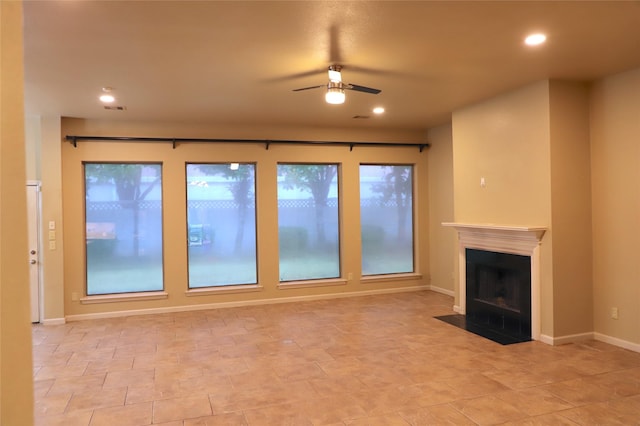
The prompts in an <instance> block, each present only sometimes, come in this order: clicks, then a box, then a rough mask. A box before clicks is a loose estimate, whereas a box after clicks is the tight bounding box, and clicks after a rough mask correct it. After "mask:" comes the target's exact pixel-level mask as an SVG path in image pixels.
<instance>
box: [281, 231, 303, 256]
mask: <svg viewBox="0 0 640 426" xmlns="http://www.w3.org/2000/svg"><path fill="white" fill-rule="evenodd" d="M279 241H280V243H279V247H280V254H281V255H282V254H284V255H292V254H296V253H298V252H301V251H303V250H305V249H306V248H307V246H308V245H309V233H308V232H307V230H306V229H305V228H303V227H300V226H281V227H280V228H279Z"/></svg>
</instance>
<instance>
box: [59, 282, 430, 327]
mask: <svg viewBox="0 0 640 426" xmlns="http://www.w3.org/2000/svg"><path fill="white" fill-rule="evenodd" d="M426 290H428V287H427V286H412V287H400V288H389V289H376V290H364V291H354V292H348V293H332V294H318V295H309V296H292V297H282V298H278V299H258V300H241V301H237V302H220V303H207V304H203V305H184V306H170V307H165V308H149V309H135V310H129V311H112V312H99V313H93V314H77V315H67V316H66V320H67V321H69V322H71V321H83V320H92V319H104V318H117V317H128V316H134V315H152V314H167V313H175V312H188V311H204V310H207V309H223V308H237V307H242V306H257V305H275V304H279V303H292V302H308V301H313V300H326V299H342V298H346V297H359V296H374V295H379V294H392V293H408V292H414V291H426ZM63 321H64V320H63Z"/></svg>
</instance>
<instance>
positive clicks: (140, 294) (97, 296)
mask: <svg viewBox="0 0 640 426" xmlns="http://www.w3.org/2000/svg"><path fill="white" fill-rule="evenodd" d="M91 164H105V165H107V164H122V165H127V164H130V165H140V166H143V167H144V166H159V167H160V185H161V186H160V194H161V196H162V198H161V199H160V229H161V232H162V238H161V243H160V251H161V255H160V260H161V261H160V266H161V271H162V273H161V278H162V283H161V284H162V285H161V287H160V288H159V289H153V290H134V291H121V292H110V293H89V262H88V253H87V248H88V245H87V189H88V188H87V173H86V172H87V168H86V166H87V165H91ZM81 166H82V188H83V202H82V203H83V207H84V208H83V211H82V224H83V227H82V236H83V240H84V244H83V256H84V294H85V295H86V296H85V297H83V298H82V299H81V300H80V301H81V302H82V303H83V304H88V303H102V302H105V301H106V302H110V301H119V300H155V299H165V298H166V297H167V296H168V294H167V293H166V292H165V286H166V279H165V249H164V243H165V240H164V238H165V224H164V200H165V196H164V191H165V188H164V163H163V162H162V161H82V162H81Z"/></svg>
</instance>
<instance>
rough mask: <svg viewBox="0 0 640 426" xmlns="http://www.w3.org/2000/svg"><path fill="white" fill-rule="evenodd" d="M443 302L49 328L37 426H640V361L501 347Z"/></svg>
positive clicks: (38, 333)
mask: <svg viewBox="0 0 640 426" xmlns="http://www.w3.org/2000/svg"><path fill="white" fill-rule="evenodd" d="M452 304H453V301H452V299H451V298H450V297H448V296H444V295H441V294H438V293H433V292H428V291H425V292H414V293H401V294H392V295H381V296H366V297H354V298H348V299H335V300H324V301H314V302H305V303H287V304H279V305H266V306H254V307H243V308H228V309H218V310H207V311H196V312H184V313H175V314H158V315H147V316H135V317H126V318H116V319H107V320H95V321H83V322H72V323H69V324H66V325H62V326H39V325H36V326H34V327H33V342H34V370H33V371H34V378H35V416H36V425H64V426H73V425H81V426H87V425H90V426H99V425H109V426H128V425H135V426H138V425H149V424H154V425H164V426H195V425H201V426H204V425H208V426H212V425H260V426H263V425H295V426H298V425H301V426H304V425H391V426H393V425H431V424H433V425H441V424H456V425H458V424H460V425H466V424H468V425H474V424H478V425H489V424H509V425H546V424H550V425H576V424H580V425H595V424H598V425H609V424H610V425H619V424H622V425H631V424H640V353H635V352H631V351H627V350H624V349H621V348H617V347H615V346H610V345H607V344H604V343H600V342H596V341H589V342H585V343H582V344H570V345H564V346H557V347H552V346H548V345H545V344H543V343H539V342H527V343H519V344H515V345H509V346H501V345H499V344H497V343H494V342H491V341H489V340H486V339H484V338H482V337H479V336H476V335H474V334H470V333H468V332H466V331H464V330H460V329H458V328H455V327H454V326H451V325H449V324H446V323H444V322H442V321H439V320H436V319H434V318H433V317H434V316H436V315H446V314H450V313H452V312H451V306H452Z"/></svg>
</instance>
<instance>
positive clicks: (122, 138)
mask: <svg viewBox="0 0 640 426" xmlns="http://www.w3.org/2000/svg"><path fill="white" fill-rule="evenodd" d="M65 139H66V140H67V141H69V142H71V143H72V144H73V147H74V148H76V147H77V146H78V142H80V141H114V142H170V143H172V145H173V149H176V146H177V144H179V143H263V144H265V148H266V149H269V145H272V144H282V145H285V144H295V145H337V146H348V147H349V151H353V147H354V146H386V147H417V148H419V149H420V152H422V151H423V150H424V149H425V148H429V144H428V143H411V142H402V143H392V142H339V141H294V140H282V139H198V138H195V139H194V138H143V137H135V136H134V137H131V136H72V135H67V136H66V137H65Z"/></svg>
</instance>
